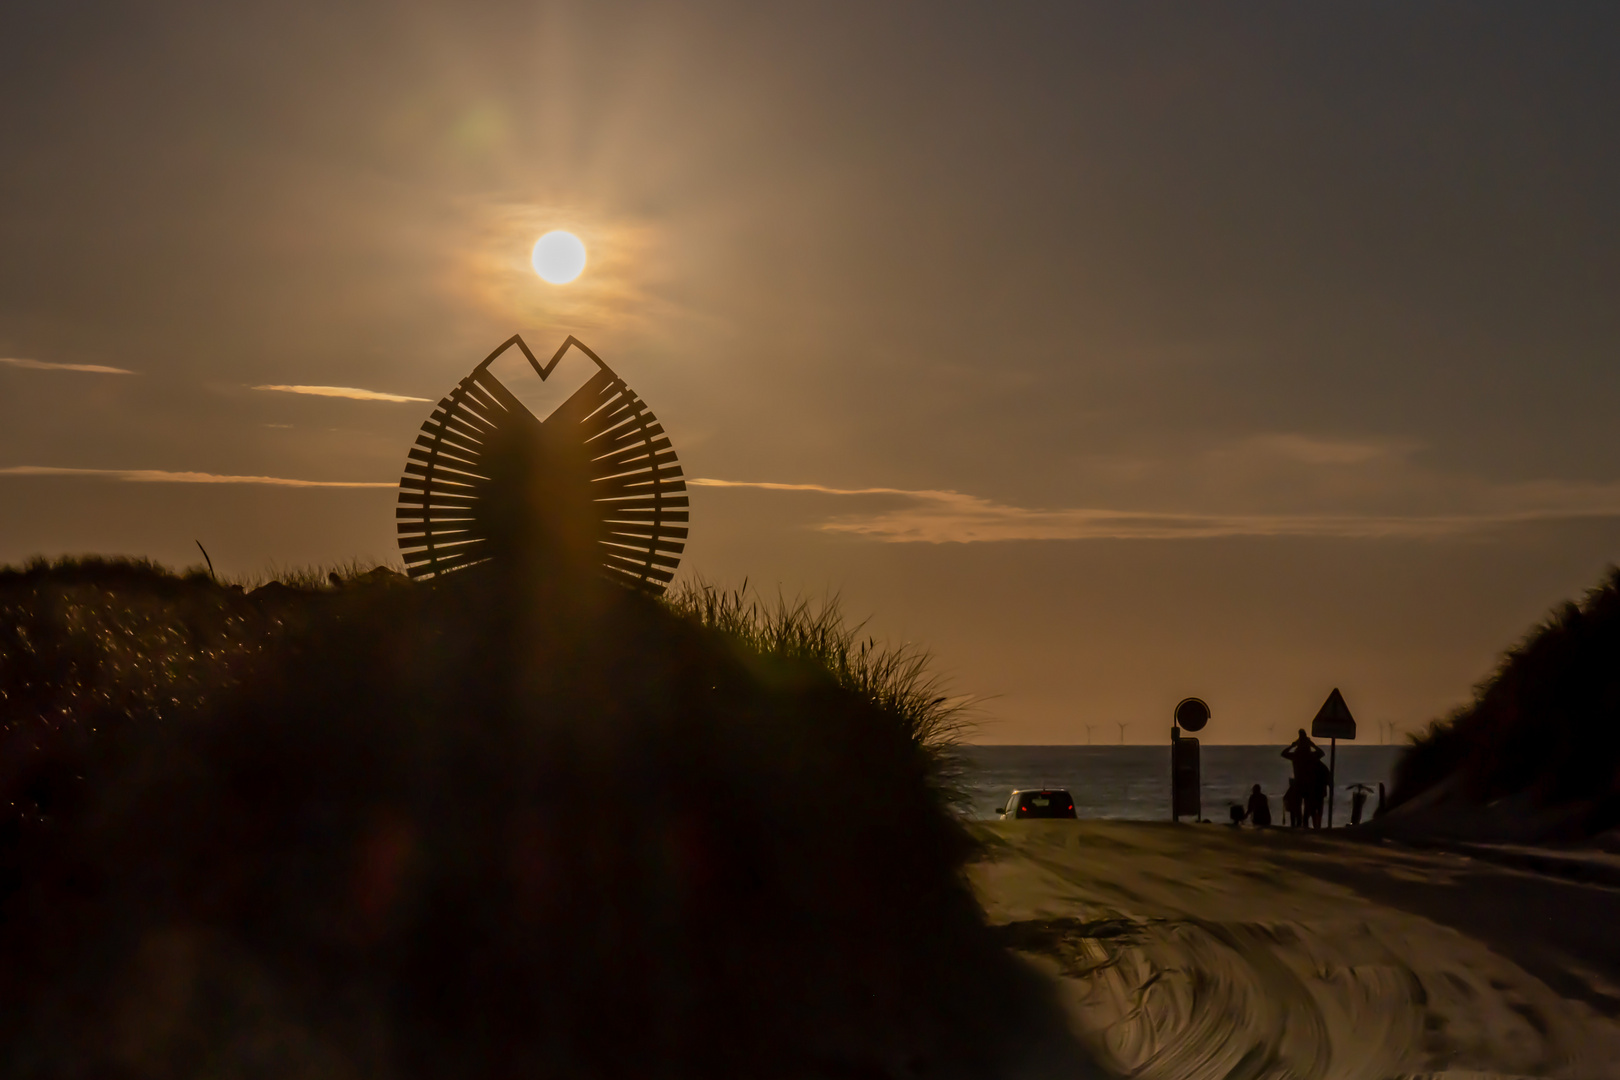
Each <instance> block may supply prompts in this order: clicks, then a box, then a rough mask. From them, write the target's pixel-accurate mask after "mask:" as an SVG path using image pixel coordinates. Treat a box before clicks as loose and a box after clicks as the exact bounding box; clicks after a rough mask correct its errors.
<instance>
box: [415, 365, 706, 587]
mask: <svg viewBox="0 0 1620 1080" xmlns="http://www.w3.org/2000/svg"><path fill="white" fill-rule="evenodd" d="M514 345H516V346H517V347H518V348H519V349H520V350H522V352H523V355H524V356H525V357H527V358H528V361H529V364H530V366H531V367H533V368H534V370H535V373H536V374H537V375H539V376H540V378H541V380H542V381H543V380H545V379H546V378H547V377H548V376H549V375H550V374H551V373H552V371H553V370H554V369H555V368H556V366H557V364H558V362H559V361H561V360H562V358H563V356H564V355H565V354H566V353H567V352H568V350H569V348H570V347H573V348H577V349H578V350H579V351H580V352H582V353H584V354H585V355H586V356H588V357H590V358H591V359H592V360H594V361H595V362H596V366H597V369H598V370H597V371H596V372H595V374H593V375H592V376H591V377H590V378H589V379H588V380H586V382H585V385H583V386H581V387H580V388H579V389H578V390H576V391H575V392H574V393H573V395H572V396H571V397H569V398H568V400H567V401H565V402H563V403H562V404H561V405H559V406H558V407H557V409H556V410H555V411H554V412H552V414H551V415H550V416H548V417H546V418H545V419H544V420H540V419H539V418H538V417H536V416H535V415H534V413H532V412H530V411H529V409H528V407H527V406H525V405H524V404H523V403H522V402H521V401H519V400H518V399H517V397H516V396H514V395H513V394H512V392H511V391H510V390H509V389H507V387H506V386H505V385H504V384H503V383H502V382H501V381H500V380H499V379H498V378H496V377H495V373H494V372H493V371H491V370H490V364H491V363H493V362H494V361H495V360H496V359H497V358H498V357H499V356H500V355H501V354H502V353H504V352H506V350H507V349H509V348H511V347H512V346H514ZM395 516H396V518H398V528H399V546H400V551H401V552H402V553H403V555H404V558H405V565H406V567H407V569H408V570H409V572H410V575H411V577H412V578H429V577H434V576H437V575H440V574H444V573H448V572H451V571H455V570H461V569H464V568H466V567H469V566H475V565H477V564H479V563H483V562H489V561H491V560H501V561H506V562H508V563H510V564H511V565H514V566H517V567H521V568H532V569H539V570H541V571H542V572H556V573H579V572H587V573H588V572H590V570H591V569H593V568H600V570H601V572H602V573H603V574H605V575H606V576H607V577H609V578H610V579H612V580H614V581H618V582H620V583H622V584H625V585H629V586H631V587H633V588H637V589H640V590H643V591H645V592H650V593H654V594H657V593H662V592H663V591H664V589H665V587H666V586H667V585H668V584H669V582H670V580H671V579H672V578H673V577H674V575H675V569H676V567H678V566H679V565H680V554H681V552H682V551H683V550H684V549H685V547H686V544H685V539H686V533H687V529H686V522H687V497H686V482H685V481H684V480H682V479H681V467H680V465H679V464H678V463H677V461H676V458H675V451H674V450H673V449H672V448H671V447H670V443H669V438H668V436H666V435H665V434H664V429H663V427H662V426H660V425H659V423H658V418H657V417H656V416H654V415H653V414H652V411H651V410H650V409H648V408H647V406H646V404H645V403H644V402H642V400H641V399H640V398H638V397H637V396H636V395H635V392H634V391H632V390H631V389H630V388H629V387H628V386H626V385H625V383H624V380H623V379H621V378H619V376H618V375H616V374H615V373H614V371H613V369H612V368H610V367H608V366H607V364H605V363H603V362H602V358H601V357H599V356H597V355H596V354H595V353H594V352H592V351H591V350H590V349H588V348H586V347H585V345H584V343H582V342H580V341H579V340H578V339H576V338H574V337H572V336H570V337H569V338H568V339H567V340H566V341H564V342H563V343H562V346H561V347H560V348H559V349H558V350H557V352H556V354H555V355H554V356H552V358H551V361H550V363H548V364H545V365H544V366H542V365H541V364H540V362H539V361H538V360H536V359H535V357H534V354H533V353H532V352H530V351H529V347H528V346H527V345H525V344H524V342H523V339H522V338H521V337H519V336H517V335H516V334H514V335H513V336H512V337H511V338H509V339H507V340H506V341H505V342H503V343H502V344H501V346H500V348H498V349H496V350H495V351H494V352H492V353H490V354H489V356H487V357H486V358H485V359H484V362H483V363H481V364H479V365H478V366H477V367H475V368H473V370H472V373H471V374H470V375H468V376H467V377H466V378H465V379H462V380H461V382H460V383H458V384H457V385H456V388H455V389H454V390H452V391H450V393H449V395H448V396H446V397H445V398H444V400H442V401H440V402H439V404H438V407H437V408H436V409H435V410H434V412H433V415H432V416H430V417H429V418H428V419H427V421H426V422H425V423H423V424H422V433H421V434H420V435H418V436H417V437H416V445H415V446H414V447H413V448H412V449H411V452H410V460H409V461H407V462H406V464H405V476H404V477H403V478H401V480H400V482H399V509H398V510H397V511H395Z"/></svg>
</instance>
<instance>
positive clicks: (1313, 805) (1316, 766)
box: [1305, 750, 1333, 829]
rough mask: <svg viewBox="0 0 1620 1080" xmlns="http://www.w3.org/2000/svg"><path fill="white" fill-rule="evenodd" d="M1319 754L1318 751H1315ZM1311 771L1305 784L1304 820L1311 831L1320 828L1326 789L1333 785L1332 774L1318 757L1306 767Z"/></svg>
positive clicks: (1325, 802) (1326, 793)
mask: <svg viewBox="0 0 1620 1080" xmlns="http://www.w3.org/2000/svg"><path fill="white" fill-rule="evenodd" d="M1317 753H1318V754H1320V753H1321V751H1320V750H1318V751H1317ZM1307 768H1309V769H1310V770H1311V777H1310V780H1309V781H1307V782H1306V784H1305V818H1306V820H1307V821H1309V822H1310V826H1311V828H1313V829H1320V828H1321V827H1322V810H1323V809H1324V808H1325V807H1326V805H1327V796H1328V788H1329V787H1331V786H1332V785H1333V774H1332V773H1331V772H1329V771H1328V767H1327V765H1326V763H1324V762H1323V761H1322V759H1321V758H1320V757H1318V758H1315V759H1312V760H1311V762H1310V764H1309V765H1308V766H1307Z"/></svg>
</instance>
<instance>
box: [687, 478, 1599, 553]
mask: <svg viewBox="0 0 1620 1080" xmlns="http://www.w3.org/2000/svg"><path fill="white" fill-rule="evenodd" d="M687 482H688V483H689V484H694V485H697V486H701V487H725V488H756V489H762V490H766V491H804V492H815V493H819V494H826V495H840V496H856V495H895V496H900V497H901V498H903V499H905V500H907V501H908V502H909V503H910V505H907V506H902V507H898V508H895V509H889V510H882V511H878V512H875V513H866V514H842V515H838V516H836V517H833V518H831V519H829V520H827V521H823V522H821V523H820V524H818V525H817V526H816V528H817V529H819V530H821V531H823V532H837V533H846V534H850V535H855V536H864V537H868V538H870V539H874V540H879V541H883V542H886V543H928V544H971V543H987V542H995V541H1011V540H1207V539H1218V538H1226V537H1315V538H1324V539H1346V540H1389V539H1438V538H1443V537H1449V536H1459V535H1465V534H1469V533H1478V532H1485V531H1489V530H1491V529H1497V528H1502V527H1504V526H1509V525H1520V524H1527V523H1531V522H1537V521H1556V520H1572V519H1579V518H1612V517H1620V486H1593V487H1591V488H1588V489H1586V491H1585V492H1584V496H1585V497H1583V498H1579V499H1571V498H1568V497H1567V496H1566V497H1564V498H1556V499H1553V500H1551V502H1552V505H1540V506H1526V507H1523V508H1521V509H1514V510H1501V511H1489V512H1479V513H1459V514H1436V515H1395V514H1189V513H1174V512H1155V511H1137V510H1109V509H1092V508H1084V509H1082V508H1075V509H1058V510H1032V509H1028V508H1026V507H1021V506H1007V505H1004V504H1002V503H996V502H992V501H991V500H989V499H982V498H979V497H978V496H975V495H965V494H962V493H961V492H957V491H931V490H923V491H910V490H906V489H903V488H834V487H828V486H826V485H822V484H777V483H767V482H748V481H738V480H715V479H709V478H696V479H692V480H689V481H687Z"/></svg>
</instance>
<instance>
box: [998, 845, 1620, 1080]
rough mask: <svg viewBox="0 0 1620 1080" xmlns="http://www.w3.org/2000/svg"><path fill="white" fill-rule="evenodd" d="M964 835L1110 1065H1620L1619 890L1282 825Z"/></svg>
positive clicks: (1457, 1073) (1237, 1073)
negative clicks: (1619, 983) (979, 848)
mask: <svg viewBox="0 0 1620 1080" xmlns="http://www.w3.org/2000/svg"><path fill="white" fill-rule="evenodd" d="M975 828H976V829H978V830H979V833H980V835H981V836H982V837H983V838H984V839H985V841H986V843H987V847H988V853H987V856H986V858H985V859H984V860H983V861H981V862H979V863H977V864H975V865H974V866H973V867H972V869H971V875H972V878H973V881H974V885H975V887H976V888H977V889H978V890H979V893H980V896H981V899H982V900H983V902H984V905H985V909H986V911H987V912H988V913H989V915H990V918H991V921H992V922H993V923H995V924H998V925H999V926H1001V927H1002V933H1003V934H1005V935H1006V940H1007V942H1008V944H1009V945H1010V946H1011V947H1013V948H1015V949H1018V950H1020V951H1022V952H1024V953H1026V954H1029V955H1031V956H1032V957H1033V958H1035V959H1036V962H1037V963H1039V964H1041V965H1042V966H1044V967H1046V968H1047V969H1048V970H1049V971H1051V972H1052V973H1053V974H1054V975H1056V976H1057V977H1058V979H1059V985H1060V987H1061V992H1062V994H1063V995H1064V998H1065V1001H1066V1003H1067V1004H1068V1005H1069V1007H1070V1009H1071V1011H1072V1014H1073V1015H1074V1017H1075V1018H1076V1022H1077V1025H1078V1027H1079V1028H1080V1029H1081V1030H1082V1032H1083V1033H1084V1034H1085V1037H1086V1038H1087V1040H1088V1042H1089V1043H1090V1044H1091V1045H1092V1047H1093V1048H1094V1050H1095V1051H1096V1052H1097V1054H1098V1055H1099V1056H1100V1057H1101V1058H1102V1059H1103V1061H1104V1062H1105V1063H1106V1064H1108V1065H1110V1066H1111V1067H1112V1068H1114V1069H1116V1070H1118V1071H1119V1072H1120V1073H1122V1074H1125V1075H1130V1076H1136V1077H1142V1078H1144V1080H1146V1078H1153V1080H1159V1078H1162V1080H1204V1078H1211V1080H1213V1078H1217V1077H1220V1078H1225V1077H1231V1078H1234V1080H1236V1078H1247V1077H1254V1078H1260V1077H1279V1078H1281V1077H1300V1078H1323V1080H1326V1078H1333V1080H1341V1078H1342V1080H1352V1078H1353V1080H1385V1078H1389V1077H1398V1076H1410V1075H1431V1074H1440V1075H1446V1076H1453V1077H1464V1076H1479V1075H1485V1076H1536V1077H1570V1078H1575V1077H1581V1078H1585V1077H1592V1078H1600V1077H1601V1078H1612V1077H1617V1076H1620V1023H1616V1021H1615V1020H1614V1019H1613V1018H1612V1017H1611V1016H1606V1015H1604V1012H1610V1013H1612V1012H1614V1011H1615V1010H1614V1008H1613V1006H1614V1005H1620V991H1616V990H1615V987H1614V981H1615V974H1614V973H1615V968H1616V966H1617V965H1616V960H1615V957H1616V952H1615V950H1613V948H1612V947H1610V945H1609V941H1610V939H1613V938H1615V937H1616V935H1615V933H1614V932H1613V930H1612V929H1609V923H1610V921H1611V920H1613V919H1614V918H1617V917H1620V891H1617V890H1614V889H1609V888H1604V887H1601V886H1592V885H1579V884H1574V883H1569V882H1562V881H1555V880H1551V879H1545V878H1538V877H1537V876H1536V875H1532V874H1526V873H1522V872H1519V871H1514V870H1508V869H1505V868H1500V867H1490V866H1481V865H1479V864H1476V863H1474V862H1473V860H1469V859H1466V858H1462V857H1460V856H1454V855H1446V854H1439V853H1426V852H1410V851H1395V850H1390V849H1387V848H1384V847H1381V846H1378V845H1371V844H1364V843H1354V842H1347V841H1344V840H1340V839H1333V840H1322V839H1319V838H1306V837H1300V836H1297V835H1291V834H1289V833H1286V832H1283V831H1280V830H1274V831H1271V832H1269V833H1256V832H1252V831H1249V830H1242V831H1234V830H1231V829H1229V828H1226V827H1223V826H1181V827H1176V826H1171V825H1164V826H1158V825H1125V824H1115V823H1107V822H1019V823H1006V824H992V825H983V826H976V827H975ZM1604 912H1607V913H1608V919H1601V918H1597V916H1598V915H1599V914H1600V913H1604ZM1574 923H1589V924H1591V925H1588V926H1586V928H1585V929H1583V930H1580V931H1579V932H1575V931H1572V930H1571V929H1570V926H1571V924H1574ZM1577 953H1578V954H1579V955H1576V954H1577ZM1555 985H1556V986H1557V987H1558V988H1557V989H1555V988H1554V986H1555ZM1560 991H1562V992H1560ZM1611 994H1612V995H1613V996H1611Z"/></svg>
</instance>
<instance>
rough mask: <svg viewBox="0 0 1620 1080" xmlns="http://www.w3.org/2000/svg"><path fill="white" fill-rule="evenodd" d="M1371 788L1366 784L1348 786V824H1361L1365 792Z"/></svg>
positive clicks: (1365, 798) (1364, 806)
mask: <svg viewBox="0 0 1620 1080" xmlns="http://www.w3.org/2000/svg"><path fill="white" fill-rule="evenodd" d="M1370 791H1372V788H1370V787H1368V786H1367V785H1366V784H1352V785H1351V786H1350V824H1352V825H1360V824H1361V812H1362V810H1363V809H1365V808H1366V806H1367V794H1368V793H1369V792H1370Z"/></svg>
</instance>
